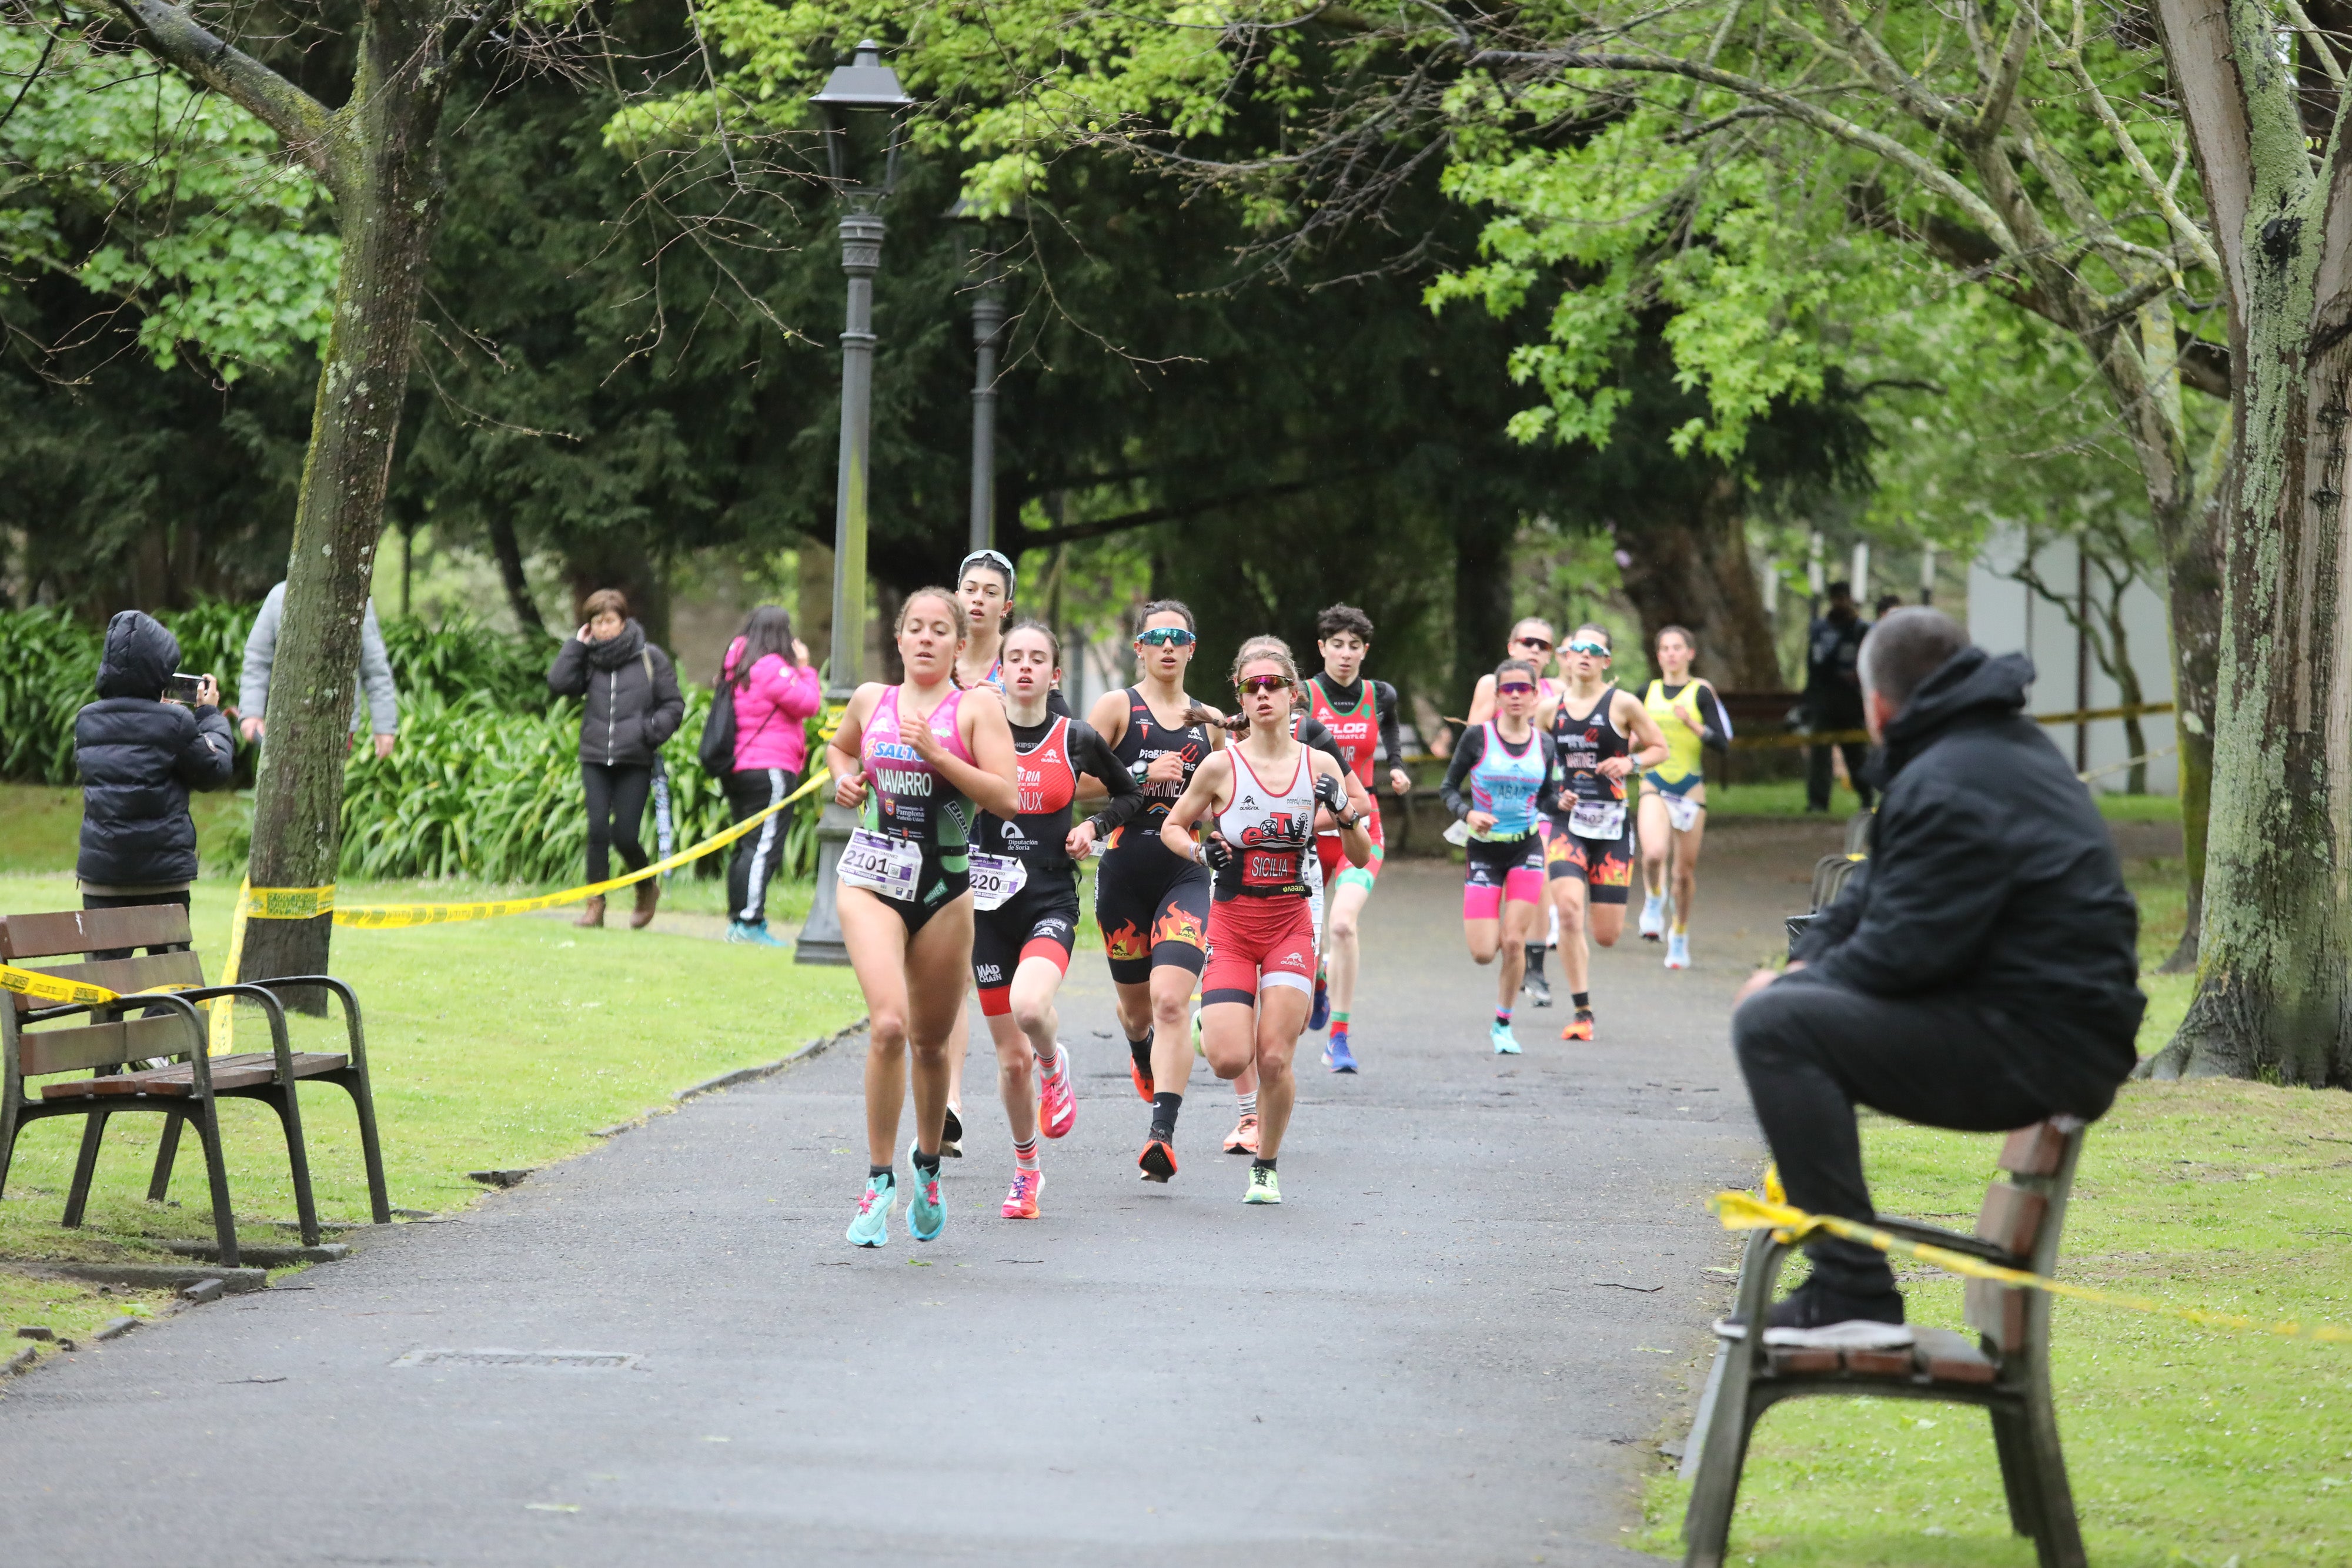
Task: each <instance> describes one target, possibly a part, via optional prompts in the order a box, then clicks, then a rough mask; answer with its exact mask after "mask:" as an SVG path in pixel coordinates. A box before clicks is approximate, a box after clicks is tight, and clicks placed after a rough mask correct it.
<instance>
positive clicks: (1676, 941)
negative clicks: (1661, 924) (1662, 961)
mask: <svg viewBox="0 0 2352 1568" xmlns="http://www.w3.org/2000/svg"><path fill="white" fill-rule="evenodd" d="M1666 967H1667V968H1669V969H1687V968H1689V967H1690V933H1689V932H1687V931H1670V932H1668V933H1666Z"/></svg>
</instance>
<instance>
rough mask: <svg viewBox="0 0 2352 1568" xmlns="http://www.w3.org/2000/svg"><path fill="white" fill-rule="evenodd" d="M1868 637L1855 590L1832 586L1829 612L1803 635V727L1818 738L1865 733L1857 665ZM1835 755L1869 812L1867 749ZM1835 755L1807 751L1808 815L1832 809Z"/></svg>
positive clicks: (1848, 744)
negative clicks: (1865, 768)
mask: <svg viewBox="0 0 2352 1568" xmlns="http://www.w3.org/2000/svg"><path fill="white" fill-rule="evenodd" d="M1869 631H1870V622H1867V621H1864V619H1863V618H1862V611H1861V610H1860V609H1859V608H1858V607H1857V606H1856V605H1855V604H1854V601H1853V584H1852V583H1850V582H1832V583H1831V584H1830V605H1829V609H1828V610H1827V611H1826V612H1823V613H1822V615H1821V616H1819V617H1818V618H1816V619H1815V621H1814V622H1813V623H1812V626H1811V628H1810V629H1809V630H1808V631H1807V632H1806V634H1805V703H1804V710H1805V726H1806V727H1807V728H1808V729H1810V730H1811V731H1812V732H1813V733H1814V734H1816V735H1823V734H1831V733H1833V732H1835V731H1838V730H1842V729H1845V730H1858V729H1860V728H1861V727H1862V676H1861V674H1860V673H1859V661H1860V659H1861V656H1862V640H1863V638H1864V636H1865V635H1866V634H1867V633H1868V632H1869ZM1836 749H1837V750H1839V751H1843V753H1844V754H1845V771H1846V778H1847V779H1849V780H1850V781H1851V782H1852V783H1853V792H1854V795H1855V796H1856V797H1857V798H1858V799H1859V800H1861V801H1862V803H1863V806H1864V808H1865V809H1867V808H1868V807H1869V805H1870V799H1871V788H1870V783H1869V781H1868V779H1865V778H1864V775H1863V762H1864V758H1867V757H1868V756H1869V754H1870V748H1869V747H1868V746H1866V745H1865V744H1864V743H1863V742H1861V741H1858V740H1852V741H1844V742H1842V743H1840V744H1839V745H1838V746H1837V747H1836ZM1831 750H1832V748H1831V747H1827V746H1814V747H1807V748H1806V752H1805V810H1808V811H1826V810H1829V809H1830V783H1831V778H1832V773H1833V771H1834V769H1835V767H1836V764H1835V763H1834V761H1833V760H1832V758H1831V755H1830V754H1831Z"/></svg>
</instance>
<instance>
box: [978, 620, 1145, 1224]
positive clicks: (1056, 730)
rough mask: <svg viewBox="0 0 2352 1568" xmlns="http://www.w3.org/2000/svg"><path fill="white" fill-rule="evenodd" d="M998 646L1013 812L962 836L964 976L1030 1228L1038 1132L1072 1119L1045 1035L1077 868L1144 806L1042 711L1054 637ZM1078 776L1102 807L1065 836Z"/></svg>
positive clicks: (1072, 915)
mask: <svg viewBox="0 0 2352 1568" xmlns="http://www.w3.org/2000/svg"><path fill="white" fill-rule="evenodd" d="M1003 641H1004V647H1003V676H1004V706H1005V716H1006V717H1007V718H1008V719H1009V720H1010V721H1011V723H1012V727H1013V751H1014V753H1015V766H1016V768H1018V770H1019V779H1018V782H1019V789H1020V795H1021V800H1020V806H1021V810H1020V814H1019V815H1018V816H1013V817H999V816H996V815H994V814H993V813H982V816H981V819H980V829H979V831H978V832H976V833H975V834H974V835H973V837H972V856H971V864H972V879H973V885H972V894H973V905H974V909H975V913H974V915H973V916H972V936H971V977H972V981H973V983H974V984H976V985H977V986H978V987H979V988H980V1010H981V1013H982V1016H983V1017H985V1018H986V1019H988V1030H989V1033H990V1034H992V1036H994V1037H995V1040H996V1083H997V1088H998V1089H999V1090H1000V1091H1001V1092H1003V1096H1004V1114H1005V1118H1006V1120H1007V1121H1009V1122H1010V1123H1011V1124H1012V1125H1013V1190H1012V1191H1011V1192H1009V1193H1007V1194H1006V1195H1005V1197H1004V1218H1007V1219H1034V1218H1037V1192H1038V1189H1039V1188H1040V1187H1041V1186H1044V1185H1045V1176H1044V1174H1043V1173H1042V1172H1041V1171H1040V1170H1039V1169H1038V1166H1037V1134H1038V1133H1039V1132H1040V1131H1041V1130H1042V1131H1043V1132H1044V1133H1045V1136H1047V1137H1049V1138H1058V1137H1060V1136H1062V1135H1063V1134H1066V1133H1067V1132H1068V1131H1069V1130H1070V1128H1071V1126H1072V1124H1074V1123H1076V1120H1077V1114H1078V1103H1077V1100H1076V1096H1075V1095H1074V1094H1073V1092H1072V1091H1071V1084H1070V1071H1069V1061H1070V1058H1069V1053H1068V1052H1067V1051H1064V1050H1063V1049H1062V1045H1061V1041H1060V1040H1057V1039H1056V1038H1055V1035H1056V1033H1057V1032H1058V1031H1059V1030H1060V1028H1061V1019H1060V1018H1059V1017H1058V1016H1057V1015H1056V1014H1055V1010H1054V993H1055V991H1057V990H1059V989H1060V988H1061V985H1062V977H1063V976H1064V975H1065V974H1066V973H1067V972H1068V970H1069V967H1070V949H1071V947H1072V946H1074V945H1075V944H1076V940H1077V933H1078V872H1077V864H1076V862H1078V861H1081V860H1083V859H1085V858H1086V856H1087V854H1088V853H1089V852H1091V851H1092V850H1093V849H1094V846H1095V843H1096V841H1097V839H1098V838H1100V837H1102V836H1103V835H1105V834H1108V832H1110V831H1112V830H1114V829H1116V828H1118V826H1120V825H1121V824H1122V823H1124V822H1126V821H1129V819H1130V818H1132V817H1134V816H1135V815H1136V814H1137V813H1138V812H1139V811H1140V810H1142V809H1143V794H1142V792H1141V791H1140V790H1139V789H1137V788H1136V787H1135V780H1134V779H1131V778H1129V776H1128V771H1127V769H1126V768H1125V767H1123V766H1121V765H1120V763H1119V760H1118V758H1116V757H1114V756H1112V755H1111V749H1110V747H1108V746H1106V745H1105V744H1103V738H1102V737H1101V736H1099V735H1097V734H1096V733H1095V729H1094V727H1093V726H1092V725H1090V724H1088V723H1087V722H1086V721H1085V720H1084V719H1078V718H1071V717H1069V716H1066V715H1065V716H1058V717H1057V716H1055V715H1054V714H1052V713H1049V712H1047V711H1046V697H1047V694H1049V693H1051V692H1052V691H1053V689H1054V683H1055V682H1056V681H1058V680H1060V679H1061V676H1062V670H1061V653H1062V650H1061V645H1060V643H1057V642H1056V641H1055V637H1054V633H1053V632H1050V631H1048V630H1047V629H1046V628H1045V627H1044V626H1041V625H1039V624H1038V623H1037V622H1034V621H1024V622H1022V623H1021V624H1020V625H1018V626H1015V627H1014V628H1013V630H1012V631H1011V632H1008V633H1007V634H1006V635H1005V637H1004V640H1003ZM1081 772H1084V773H1087V774H1090V775H1092V776H1093V777H1094V778H1096V779H1100V780H1101V781H1102V785H1103V788H1104V789H1107V790H1108V791H1109V794H1110V798H1111V800H1110V804H1109V805H1108V807H1106V808H1105V809H1104V810H1102V811H1100V812H1099V813H1097V815H1096V816H1095V817H1094V818H1093V819H1092V820H1091V821H1085V822H1081V823H1079V824H1078V825H1077V826H1076V827H1075V828H1073V827H1072V826H1071V825H1070V812H1071V804H1072V802H1073V801H1075V800H1076V799H1077V792H1078V776H1079V774H1080V773H1081ZM1032 1061H1034V1062H1035V1063H1036V1068H1037V1079H1036V1082H1035V1083H1034V1084H1033V1083H1032V1082H1031V1079H1030V1071H1029V1070H1030V1063H1031V1062H1032ZM1040 1124H1042V1128H1041V1125H1040Z"/></svg>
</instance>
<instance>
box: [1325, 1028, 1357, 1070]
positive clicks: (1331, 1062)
mask: <svg viewBox="0 0 2352 1568" xmlns="http://www.w3.org/2000/svg"><path fill="white" fill-rule="evenodd" d="M1323 1065H1324V1066H1326V1067H1328V1068H1329V1069H1330V1070H1331V1071H1334V1072H1353V1071H1356V1053H1355V1052H1354V1051H1350V1050H1349V1049H1348V1037H1347V1036H1346V1035H1344V1034H1335V1035H1333V1036H1332V1037H1331V1043H1330V1044H1328V1045H1327V1046H1325V1047H1324V1048H1323Z"/></svg>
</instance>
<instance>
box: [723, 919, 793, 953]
mask: <svg viewBox="0 0 2352 1568" xmlns="http://www.w3.org/2000/svg"><path fill="white" fill-rule="evenodd" d="M727 940H728V941H730V942H733V943H736V944H738V945H740V946H751V947H781V946H783V944H782V942H780V941H778V940H777V939H776V936H775V933H773V932H772V931H770V930H769V929H768V923H767V922H766V921H764V920H762V921H761V922H759V923H758V924H757V925H754V924H752V923H751V921H748V920H737V921H733V922H730V924H729V925H728V927H727Z"/></svg>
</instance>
